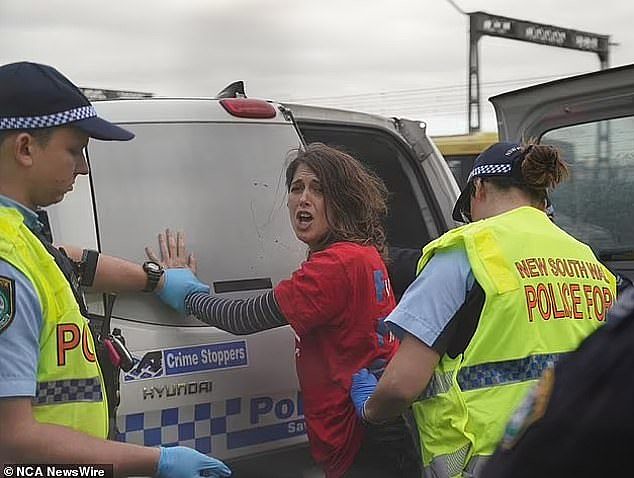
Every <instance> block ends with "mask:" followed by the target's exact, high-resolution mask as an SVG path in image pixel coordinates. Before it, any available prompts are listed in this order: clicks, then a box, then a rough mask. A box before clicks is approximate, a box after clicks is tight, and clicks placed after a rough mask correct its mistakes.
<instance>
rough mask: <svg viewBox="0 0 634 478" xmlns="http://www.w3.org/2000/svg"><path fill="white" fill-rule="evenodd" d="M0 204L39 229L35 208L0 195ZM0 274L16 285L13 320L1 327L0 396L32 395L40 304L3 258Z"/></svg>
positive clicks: (37, 354)
mask: <svg viewBox="0 0 634 478" xmlns="http://www.w3.org/2000/svg"><path fill="white" fill-rule="evenodd" d="M0 206H4V207H11V208H14V209H17V210H18V211H20V212H21V213H22V215H23V216H24V222H25V224H26V225H27V227H29V229H31V230H35V231H39V230H40V228H41V224H40V222H39V221H38V218H37V214H36V213H35V212H33V211H31V210H30V209H28V208H26V207H24V206H22V205H21V204H19V203H17V202H15V201H13V200H11V199H9V198H7V197H5V196H2V195H0ZM0 276H2V277H6V278H8V279H11V280H13V281H14V286H15V303H14V304H13V306H14V311H15V315H14V317H13V321H12V322H11V323H10V324H9V325H8V327H6V328H5V329H3V330H2V331H0V397H24V396H26V397H33V396H35V385H36V382H37V364H38V359H39V355H40V331H41V330H42V321H43V319H42V306H41V304H40V300H39V298H38V296H37V293H36V292H35V288H34V287H33V285H32V284H31V282H30V281H29V279H27V277H26V276H25V275H24V274H22V272H20V271H19V270H18V269H16V268H15V267H13V266H12V265H11V264H9V263H8V262H6V261H4V260H2V259H0Z"/></svg>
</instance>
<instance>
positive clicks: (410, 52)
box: [0, 0, 634, 134]
mask: <svg viewBox="0 0 634 478" xmlns="http://www.w3.org/2000/svg"><path fill="white" fill-rule="evenodd" d="M456 3H457V4H458V5H459V6H460V7H461V8H462V9H463V10H465V11H478V10H482V11H486V12H488V13H494V14H499V15H504V16H509V17H514V18H521V19H527V20H532V21H536V22H540V23H548V24H553V25H557V26H562V27H569V28H574V29H578V30H585V31H589V32H593V33H599V34H607V35H611V36H612V41H613V42H617V43H619V45H618V46H614V47H612V49H611V64H612V66H619V65H624V64H628V63H631V62H634V28H632V26H631V23H632V20H633V19H634V4H632V3H630V2H629V1H627V0H602V1H598V0H531V1H527V0H525V1H521V2H519V1H512V0H456ZM467 26H468V22H467V17H466V16H463V15H461V14H460V13H459V12H457V11H456V10H455V9H454V8H453V7H452V6H451V5H450V4H449V3H448V2H447V1H446V0H170V1H167V0H125V1H124V0H102V1H99V2H97V1H94V0H0V62H1V63H8V62H13V61H19V60H31V61H38V62H42V63H48V64H50V65H53V66H55V67H57V68H58V69H59V70H60V71H62V72H63V73H65V74H66V75H67V76H69V77H70V78H71V79H72V80H73V81H74V82H75V83H77V84H79V85H81V86H90V87H101V88H109V89H128V90H139V91H148V92H152V93H155V94H158V95H162V96H172V95H175V96H213V95H214V94H215V93H217V92H218V91H219V90H221V89H222V88H223V87H224V86H226V85H227V84H229V83H230V82H232V81H234V80H237V79H241V80H245V82H246V84H247V94H248V95H249V96H252V97H262V98H267V99H274V100H293V101H302V102H309V103H313V104H323V105H328V106H331V105H334V106H340V107H346V108H357V109H363V110H366V111H370V112H376V113H382V114H386V115H390V116H392V115H396V116H398V115H400V116H407V117H410V118H412V119H420V120H424V121H425V122H427V124H428V128H429V131H430V132H431V133H432V134H441V133H461V132H465V131H466V129H467V123H466V88H465V86H466V81H467V45H468V34H467V31H468V30H467ZM480 63H481V83H482V90H483V101H484V102H486V97H488V96H490V95H491V94H495V93H500V92H503V91H508V90H511V89H514V88H517V87H520V86H524V85H528V84H532V83H535V82H541V81H544V80H545V79H550V78H556V77H561V76H567V75H569V74H574V73H582V72H588V71H593V70H595V69H598V67H599V60H598V57H597V55H595V54H593V53H585V52H577V51H573V50H566V49H560V48H553V47H546V46H540V45H532V44H526V43H522V42H517V41H510V40H503V39H499V38H491V37H484V38H483V39H482V40H481V41H480ZM403 90H405V91H403ZM483 113H484V115H485V117H484V118H483V127H484V129H487V130H493V129H494V128H495V123H494V120H493V115H492V109H491V108H490V107H489V106H486V108H485V109H484V110H483Z"/></svg>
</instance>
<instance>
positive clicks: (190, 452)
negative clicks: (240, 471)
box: [156, 446, 231, 478]
mask: <svg viewBox="0 0 634 478" xmlns="http://www.w3.org/2000/svg"><path fill="white" fill-rule="evenodd" d="M201 476H205V477H212V478H217V477H220V476H231V470H230V469H229V467H228V466H227V465H225V464H224V463H223V462H221V461H220V460H216V459H215V458H210V457H208V456H207V455H203V454H202V453H199V452H197V451H196V450H194V449H193V448H188V447H186V446H174V447H169V448H164V447H161V456H160V458H159V463H158V468H157V471H156V478H199V477H201Z"/></svg>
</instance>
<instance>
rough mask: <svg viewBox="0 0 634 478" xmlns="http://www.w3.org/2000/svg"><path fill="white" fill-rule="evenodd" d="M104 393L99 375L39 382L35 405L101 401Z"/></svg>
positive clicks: (34, 400)
mask: <svg viewBox="0 0 634 478" xmlns="http://www.w3.org/2000/svg"><path fill="white" fill-rule="evenodd" d="M102 400H103V393H102V390H101V381H100V380H99V377H94V378H83V379H72V380H56V381H52V382H38V384H37V389H36V391H35V398H34V399H33V404H34V405H51V404H60V403H69V402H101V401H102Z"/></svg>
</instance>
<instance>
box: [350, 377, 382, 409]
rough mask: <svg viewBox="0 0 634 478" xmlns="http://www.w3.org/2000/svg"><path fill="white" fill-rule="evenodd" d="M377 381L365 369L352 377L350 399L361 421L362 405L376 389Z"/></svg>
mask: <svg viewBox="0 0 634 478" xmlns="http://www.w3.org/2000/svg"><path fill="white" fill-rule="evenodd" d="M376 384H377V379H376V377H375V376H374V375H373V374H371V373H370V372H369V371H368V369H367V368H362V369H361V370H359V371H358V372H357V373H355V374H354V375H353V376H352V387H351V388H350V398H351V399H352V403H353V404H354V408H355V410H356V411H357V415H358V417H359V418H361V419H363V404H364V403H365V401H366V400H367V399H368V398H370V395H372V394H373V393H374V389H375V388H376Z"/></svg>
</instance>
